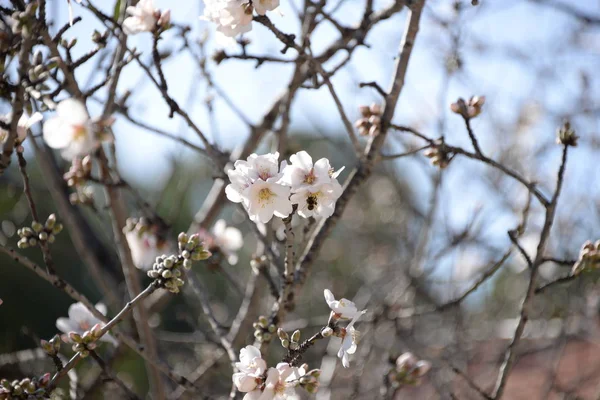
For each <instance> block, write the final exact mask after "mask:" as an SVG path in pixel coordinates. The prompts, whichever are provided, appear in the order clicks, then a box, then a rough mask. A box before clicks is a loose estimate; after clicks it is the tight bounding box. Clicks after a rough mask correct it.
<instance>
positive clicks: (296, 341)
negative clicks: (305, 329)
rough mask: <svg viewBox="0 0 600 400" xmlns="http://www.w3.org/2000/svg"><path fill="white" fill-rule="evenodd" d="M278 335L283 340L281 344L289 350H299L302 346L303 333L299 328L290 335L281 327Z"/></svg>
mask: <svg viewBox="0 0 600 400" xmlns="http://www.w3.org/2000/svg"><path fill="white" fill-rule="evenodd" d="M277 336H278V337H279V340H280V341H281V346H282V347H283V348H284V349H289V350H292V351H294V350H298V349H299V348H300V336H301V333H300V331H299V330H298V329H296V330H295V331H294V333H292V334H291V335H289V334H288V333H287V332H286V331H284V330H283V329H281V328H279V329H277Z"/></svg>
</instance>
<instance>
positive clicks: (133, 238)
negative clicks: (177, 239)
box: [123, 218, 170, 271]
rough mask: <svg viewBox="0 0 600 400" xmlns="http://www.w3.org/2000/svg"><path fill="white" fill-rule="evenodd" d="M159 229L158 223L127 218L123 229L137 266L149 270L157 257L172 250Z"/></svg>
mask: <svg viewBox="0 0 600 400" xmlns="http://www.w3.org/2000/svg"><path fill="white" fill-rule="evenodd" d="M159 230H160V227H159V226H158V225H155V224H151V223H150V222H148V221H147V220H145V219H136V218H129V219H128V220H127V224H126V226H125V227H124V228H123V231H124V233H125V239H126V240H127V245H128V246H129V250H130V251H131V259H132V260H133V264H134V265H135V267H136V268H138V269H141V270H144V271H148V270H149V269H151V268H152V264H153V263H154V261H155V260H156V258H157V257H159V256H161V255H163V254H167V253H169V252H170V248H169V243H168V242H167V241H166V240H164V239H163V238H162V237H161V236H160V235H159Z"/></svg>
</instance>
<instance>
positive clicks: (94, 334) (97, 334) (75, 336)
mask: <svg viewBox="0 0 600 400" xmlns="http://www.w3.org/2000/svg"><path fill="white" fill-rule="evenodd" d="M101 337H102V326H101V325H100V324H96V325H94V326H93V327H92V329H90V330H87V331H85V332H84V333H83V335H80V334H79V333H77V332H69V339H71V342H73V351H74V352H76V353H79V356H80V357H87V356H89V355H90V351H92V350H94V349H95V348H96V346H97V343H96V341H97V340H98V339H100V338H101Z"/></svg>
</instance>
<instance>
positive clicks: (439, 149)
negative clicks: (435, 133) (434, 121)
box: [423, 141, 452, 169]
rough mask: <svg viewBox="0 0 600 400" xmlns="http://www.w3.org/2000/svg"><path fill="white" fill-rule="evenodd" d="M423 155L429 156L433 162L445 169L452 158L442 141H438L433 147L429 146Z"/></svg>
mask: <svg viewBox="0 0 600 400" xmlns="http://www.w3.org/2000/svg"><path fill="white" fill-rule="evenodd" d="M423 155H424V156H425V157H427V158H429V161H431V164H432V165H434V166H436V167H439V168H441V169H444V168H446V167H447V166H448V164H450V161H451V160H452V158H451V157H450V154H449V152H448V151H447V150H446V148H445V146H444V143H443V142H441V141H436V143H435V144H434V145H432V147H430V148H428V149H427V150H425V151H424V152H423Z"/></svg>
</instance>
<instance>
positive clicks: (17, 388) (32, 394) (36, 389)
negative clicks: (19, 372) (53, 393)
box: [0, 373, 52, 400]
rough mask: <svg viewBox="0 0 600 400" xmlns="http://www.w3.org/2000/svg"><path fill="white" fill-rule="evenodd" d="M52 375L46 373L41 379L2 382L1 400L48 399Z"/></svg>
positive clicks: (0, 388)
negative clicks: (48, 387)
mask: <svg viewBox="0 0 600 400" xmlns="http://www.w3.org/2000/svg"><path fill="white" fill-rule="evenodd" d="M51 377H52V375H50V373H46V374H44V375H42V376H41V377H39V378H33V379H30V378H25V379H21V380H20V381H19V380H14V381H12V382H11V381H9V380H7V379H2V380H0V400H13V399H14V400H17V399H19V400H21V399H23V400H32V399H47V398H49V397H48V395H47V393H46V386H48V383H49V382H50V378H51Z"/></svg>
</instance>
